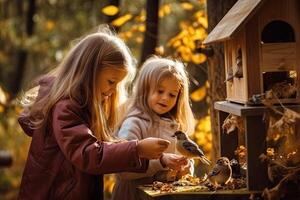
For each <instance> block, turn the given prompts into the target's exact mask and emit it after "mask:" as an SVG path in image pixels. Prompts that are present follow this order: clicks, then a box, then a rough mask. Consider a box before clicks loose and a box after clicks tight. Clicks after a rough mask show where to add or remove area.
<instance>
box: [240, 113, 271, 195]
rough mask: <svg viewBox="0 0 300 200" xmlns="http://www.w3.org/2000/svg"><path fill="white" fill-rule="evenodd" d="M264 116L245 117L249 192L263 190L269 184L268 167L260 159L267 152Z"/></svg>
mask: <svg viewBox="0 0 300 200" xmlns="http://www.w3.org/2000/svg"><path fill="white" fill-rule="evenodd" d="M262 118H263V116H262V115H258V116H246V117H245V139H246V141H245V142H246V149H247V183H248V184H247V187H248V190H250V191H251V190H263V189H264V188H265V187H266V186H267V184H268V175H267V174H268V173H267V165H266V164H263V163H262V162H261V161H260V160H259V159H258V157H259V156H260V155H261V154H262V153H265V151H266V136H267V129H266V126H265V124H264V122H263V119H262Z"/></svg>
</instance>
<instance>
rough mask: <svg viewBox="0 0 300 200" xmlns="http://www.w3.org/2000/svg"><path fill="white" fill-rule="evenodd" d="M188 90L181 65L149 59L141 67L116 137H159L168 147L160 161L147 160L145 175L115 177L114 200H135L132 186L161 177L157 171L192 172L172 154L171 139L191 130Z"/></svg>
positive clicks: (170, 60) (164, 59)
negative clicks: (177, 132) (178, 131)
mask: <svg viewBox="0 0 300 200" xmlns="http://www.w3.org/2000/svg"><path fill="white" fill-rule="evenodd" d="M188 88H189V81H188V77H187V73H186V71H185V68H184V65H183V64H182V63H181V62H178V61H176V60H172V59H167V58H160V57H157V56H153V57H151V58H149V59H147V60H146V61H145V63H144V64H143V65H142V68H141V71H140V73H139V76H138V78H137V81H136V83H135V87H134V94H133V98H132V99H130V100H129V101H130V103H131V104H130V105H129V110H128V112H127V114H126V116H125V118H124V119H123V120H122V123H121V125H120V128H119V130H118V132H117V134H118V137H120V138H124V139H127V140H136V139H138V140H141V139H144V138H148V137H159V138H163V139H166V140H168V141H170V145H169V147H168V148H167V150H166V152H167V153H163V155H162V156H161V157H160V159H152V160H150V162H149V168H148V170H147V172H146V173H142V174H137V173H120V174H118V176H117V181H116V184H115V188H114V191H113V199H114V200H117V199H121V197H122V198H125V199H131V200H135V199H139V198H138V196H137V194H136V187H137V186H138V185H140V184H149V183H152V182H153V181H155V180H156V178H157V177H158V176H159V174H160V175H161V174H164V173H161V172H166V173H165V175H166V176H168V174H169V172H170V170H169V169H171V170H172V171H173V172H174V171H178V172H179V173H178V174H179V175H183V174H186V173H192V172H193V163H192V162H191V161H190V160H187V159H186V158H185V157H183V156H181V155H177V154H175V153H176V150H175V138H174V137H172V136H173V135H174V133H175V132H176V131H177V130H181V131H183V132H185V133H188V134H190V133H193V131H194V116H193V113H192V110H191V107H190V104H189V89H188ZM127 105H128V104H127ZM175 176H176V175H175ZM159 177H161V176H159Z"/></svg>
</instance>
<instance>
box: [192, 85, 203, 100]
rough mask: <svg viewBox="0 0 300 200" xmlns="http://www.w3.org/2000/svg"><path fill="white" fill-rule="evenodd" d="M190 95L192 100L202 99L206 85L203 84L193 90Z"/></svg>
mask: <svg viewBox="0 0 300 200" xmlns="http://www.w3.org/2000/svg"><path fill="white" fill-rule="evenodd" d="M190 97H191V99H192V100H193V101H202V100H203V99H204V98H205V97H206V87H205V85H204V86H202V87H200V88H198V89H197V90H195V91H194V92H193V93H192V94H190Z"/></svg>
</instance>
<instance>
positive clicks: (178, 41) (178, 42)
mask: <svg viewBox="0 0 300 200" xmlns="http://www.w3.org/2000/svg"><path fill="white" fill-rule="evenodd" d="M181 44H182V43H181V41H180V40H176V41H175V42H174V43H173V45H172V47H174V48H175V47H179V46H180V45H181Z"/></svg>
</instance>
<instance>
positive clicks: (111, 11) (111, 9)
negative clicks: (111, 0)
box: [102, 5, 119, 16]
mask: <svg viewBox="0 0 300 200" xmlns="http://www.w3.org/2000/svg"><path fill="white" fill-rule="evenodd" d="M118 12H119V8H118V7H116V6H114V5H109V6H105V7H104V8H102V13H104V14H105V15H108V16H114V15H116V14H117V13H118Z"/></svg>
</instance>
